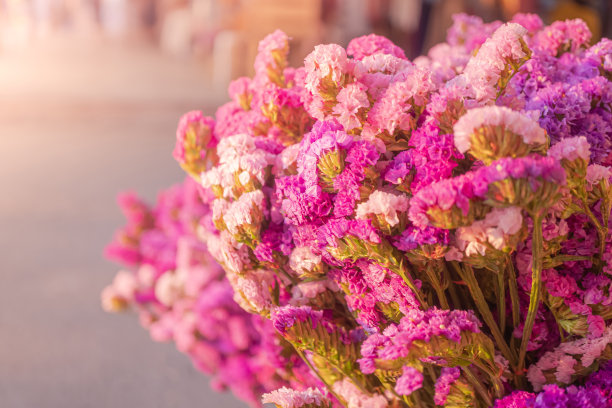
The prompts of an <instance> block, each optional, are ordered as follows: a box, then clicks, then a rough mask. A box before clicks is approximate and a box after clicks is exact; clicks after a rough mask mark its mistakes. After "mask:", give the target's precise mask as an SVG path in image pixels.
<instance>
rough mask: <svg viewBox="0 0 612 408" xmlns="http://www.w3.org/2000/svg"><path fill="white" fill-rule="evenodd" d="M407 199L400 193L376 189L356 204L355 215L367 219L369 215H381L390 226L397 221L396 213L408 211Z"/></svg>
mask: <svg viewBox="0 0 612 408" xmlns="http://www.w3.org/2000/svg"><path fill="white" fill-rule="evenodd" d="M408 202H409V199H408V197H407V196H404V195H402V194H391V193H385V192H384V191H380V190H376V191H374V192H373V193H372V194H370V196H369V197H368V201H365V202H363V203H361V204H359V205H358V206H357V210H356V213H355V215H356V217H357V218H359V219H362V220H366V219H368V216H369V215H374V216H376V215H381V216H383V217H384V218H385V220H386V222H387V223H388V224H389V225H390V226H392V227H393V226H395V225H397V224H398V223H399V217H398V213H405V212H406V211H408Z"/></svg>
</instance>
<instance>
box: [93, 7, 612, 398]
mask: <svg viewBox="0 0 612 408" xmlns="http://www.w3.org/2000/svg"><path fill="white" fill-rule="evenodd" d="M589 41H590V33H589V32H588V29H587V28H586V25H585V24H584V23H583V22H582V21H580V20H571V21H565V22H556V23H553V24H552V25H550V26H548V27H546V26H544V24H543V23H542V21H541V20H540V19H539V18H538V17H537V16H535V15H525V14H520V15H517V16H515V17H514V19H513V20H512V21H511V22H509V23H506V24H503V23H501V22H493V23H488V24H485V23H483V22H482V20H480V19H479V18H476V17H470V16H466V15H458V16H456V17H455V19H454V24H453V26H452V27H451V29H450V30H449V32H448V39H447V42H446V43H443V44H439V45H437V46H435V47H433V48H432V49H431V50H430V52H429V53H428V54H427V55H426V56H422V57H419V58H417V59H416V60H414V61H409V60H408V59H406V57H405V55H404V53H403V52H402V51H401V50H400V49H399V48H398V47H396V46H395V45H394V44H392V43H391V42H390V41H389V40H387V39H386V38H384V37H379V36H376V35H369V36H364V37H360V38H357V39H355V40H353V41H351V43H350V44H349V45H348V47H347V49H344V48H342V47H341V46H339V45H336V44H327V45H319V46H317V47H315V49H314V50H313V52H312V53H311V54H310V55H308V56H307V57H306V59H305V63H304V66H303V67H299V68H290V67H289V66H288V64H287V55H288V52H289V45H288V44H289V39H288V38H287V36H285V35H284V34H283V33H282V32H280V31H277V32H275V33H273V34H271V35H270V36H268V37H266V38H265V39H264V40H263V41H262V42H261V44H260V47H259V54H258V56H257V58H256V61H255V76H254V77H253V78H240V79H238V80H236V81H235V82H233V83H232V84H231V86H230V90H229V91H230V92H229V93H230V97H231V98H232V101H231V102H229V103H227V104H226V105H224V106H222V107H220V108H219V109H218V111H217V113H216V116H215V118H214V119H213V118H204V117H202V116H201V115H197V114H194V113H190V114H188V115H187V116H186V117H185V118H183V119H182V120H181V123H180V125H179V131H178V134H177V146H176V148H175V156H176V157H177V160H178V161H179V163H180V164H181V166H183V168H185V169H186V171H187V172H188V173H189V175H190V176H191V177H192V178H193V179H194V180H195V182H196V183H197V185H198V187H197V188H198V190H199V192H200V194H201V197H202V200H203V201H202V202H203V203H205V204H203V207H202V208H200V209H197V210H196V208H199V207H197V206H194V205H190V206H188V208H187V207H185V206H183V207H181V208H179V209H178V210H177V211H176V212H173V213H172V214H178V216H179V217H189V225H190V227H191V230H190V231H191V232H190V233H186V232H183V233H182V234H179V236H177V235H172V237H171V238H169V241H170V242H171V243H172V244H173V245H174V244H176V245H178V244H179V243H180V245H183V244H182V241H183V237H182V236H183V235H188V236H189V239H190V241H189V242H193V245H195V246H197V248H200V247H201V248H202V251H203V255H202V256H197V257H196V256H193V255H192V256H191V257H188V258H189V259H190V260H191V261H190V262H191V263H189V264H188V265H185V264H183V263H181V265H183V266H180V267H179V266H177V265H178V262H175V263H173V262H174V260H175V256H178V255H176V254H175V253H174V252H172V251H167V250H166V248H165V246H164V245H163V244H162V243H161V241H160V239H159V238H158V239H157V240H150V239H148V238H147V237H146V236H147V231H150V230H152V231H156V230H157V229H159V228H158V227H157V226H156V225H157V223H158V219H159V218H160V217H164V216H163V215H162V214H161V213H163V211H161V212H158V213H155V214H150V213H148V212H147V211H144V210H143V209H142V205H141V204H140V203H139V202H137V201H134V200H131V201H130V200H128V201H127V204H128V205H127V207H128V208H129V209H130V214H131V215H130V216H129V218H130V220H132V219H133V220H135V221H130V223H129V225H128V227H127V228H126V230H125V231H124V232H123V233H122V234H121V236H120V241H121V244H120V245H115V246H114V247H113V252H114V253H119V254H122V259H124V260H126V261H128V262H131V264H133V265H136V266H138V267H140V269H142V266H143V265H149V264H150V263H151V262H152V261H150V259H149V257H153V258H154V259H155V262H153V264H154V265H157V263H159V264H161V266H156V268H157V272H156V273H155V274H153V278H151V280H149V281H147V282H149V288H150V287H152V286H155V289H154V290H153V297H152V298H151V299H150V300H146V302H148V303H147V307H146V308H143V309H144V310H146V313H150V310H157V309H156V308H153V307H151V304H155V305H157V306H159V307H158V308H159V310H163V312H157V313H158V314H160V315H162V316H165V314H166V313H172V314H176V313H185V311H186V310H187V309H188V308H186V307H183V306H181V307H180V308H178V307H175V305H176V304H179V303H180V304H182V303H183V301H185V300H186V299H187V298H190V296H192V297H194V298H198V297H203V298H205V299H206V302H204V301H202V302H204V303H205V304H206V305H209V306H210V307H212V306H213V305H214V304H215V302H218V304H222V305H223V306H222V308H223V310H228V309H229V308H230V306H229V305H230V304H231V305H232V306H231V307H232V308H234V309H231V310H232V311H233V312H232V313H235V314H237V315H239V316H241V317H240V318H241V319H243V320H244V324H243V326H244V327H248V328H249V329H248V330H253V332H254V333H256V334H254V335H253V337H249V340H248V342H247V341H246V340H245V343H241V345H242V346H244V347H242V348H240V350H241V352H244V353H247V350H251V351H252V355H250V356H249V357H248V358H247V357H246V356H244V361H242V362H241V363H233V364H229V363H228V364H225V363H220V364H219V367H220V368H219V369H220V370H225V369H226V367H229V368H228V370H231V369H233V370H236V372H239V373H245V372H248V373H251V374H250V375H251V376H252V378H251V380H252V381H254V383H252V384H251V387H250V388H249V389H251V390H253V392H261V391H263V392H266V391H270V386H271V384H272V382H274V381H276V382H277V383H278V387H277V388H279V389H278V390H276V391H272V392H269V393H267V394H265V396H264V397H263V401H264V402H266V403H273V404H275V405H276V406H277V407H280V408H293V407H313V408H314V407H334V408H335V407H348V408H353V407H355V408H357V407H381V408H382V407H387V406H389V407H435V406H445V407H492V406H496V407H498V408H502V407H521V408H522V407H552V406H559V407H564V406H567V407H570V406H572V407H574V406H578V405H584V406H585V407H606V406H609V397H610V382H611V381H612V380H611V377H610V372H611V371H610V367H611V366H610V363H607V361H608V360H610V359H612V276H611V275H612V255H611V254H612V234H611V233H610V227H611V225H610V212H611V209H612V188H611V186H610V183H611V181H612V178H611V176H612V168H611V167H610V166H611V165H612V82H610V80H611V79H612V72H611V71H612V62H611V61H612V43H611V42H610V40H607V39H604V40H601V41H600V42H599V43H598V44H595V45H589ZM190 183H192V184H193V182H190ZM190 188H191V187H190ZM132 201H134V202H132ZM194 211H195V212H196V213H197V216H196V215H193V212H194ZM190 214H191V215H190ZM185 223H187V221H185ZM181 225H185V224H181ZM183 231H184V230H183ZM194 231H195V232H194ZM143 243H144V244H143ZM149 245H150V246H152V248H149ZM179 252H180V251H178V252H177V254H178V253H179ZM209 256H211V257H212V258H214V260H215V261H216V263H214V262H212V261H211V260H210V259H209V258H207V257H209ZM181 259H183V258H181ZM218 265H220V266H221V267H222V269H223V272H221V271H220V269H219V266H218ZM182 270H198V271H201V273H203V274H208V275H207V276H209V275H210V276H212V275H214V276H215V278H214V279H213V278H209V279H208V280H206V282H207V283H206V284H204V283H200V285H201V286H198V287H197V288H196V289H195V290H194V291H191V289H189V291H188V290H187V289H186V286H185V285H186V284H185V278H184V275H185V272H181V271H182ZM132 276H136V278H130V277H132ZM130 279H131V280H130ZM140 279H141V278H140V277H139V275H138V274H136V275H125V274H121V275H120V277H118V278H117V281H116V283H115V284H114V285H113V286H112V288H111V289H109V290H108V293H106V292H105V299H106V301H105V304H107V305H109V307H112V308H119V307H122V306H124V305H127V304H138V302H140V300H136V299H140V297H136V296H134V295H133V293H140V292H138V291H139V290H140V289H135V288H138V287H140V286H139V285H143V284H144V283H142V282H141V281H140ZM198 282H200V281H198ZM210 282H215V283H216V284H219V285H220V284H223V285H225V286H224V288H225V289H226V290H227V291H228V292H227V293H229V292H231V293H232V296H233V300H234V301H235V303H233V302H230V301H229V297H226V298H224V300H223V302H226V303H223V302H222V301H221V300H219V299H217V298H216V297H214V296H211V295H210V294H209V291H210V290H211V289H209V285H210V284H211V283H210ZM219 282H221V283H219ZM157 285H159V286H161V288H159V289H158V288H157V287H156V286H157ZM224 293H226V292H224ZM147 299H149V298H147ZM211 299H212V300H211ZM228 302H229V303H228ZM196 304H198V302H196ZM236 305H239V306H240V307H241V308H242V309H244V310H245V311H247V312H249V313H252V314H253V316H255V317H252V318H251V319H252V320H249V318H248V317H247V316H250V315H246V314H245V312H241V311H238V310H237V309H235V308H236V307H237V306H236ZM219 307H221V306H219ZM234 310H236V311H235V312H234ZM143 313H144V312H143ZM156 316H157V315H156ZM223 316H224V317H223V321H219V322H217V323H216V324H217V325H218V327H219V330H226V333H225V334H222V335H220V337H219V338H218V339H217V341H229V339H235V338H240V339H242V338H244V336H242V335H237V334H236V333H241V332H240V331H239V330H238V329H236V328H235V327H234V326H233V324H234V323H231V322H232V320H231V319H229V318H227V317H226V316H227V315H223ZM232 316H233V315H232ZM199 319H200V318H199V317H193V318H190V320H189V321H190V322H195V323H193V324H194V325H195V327H199V326H198V324H199V323H198V322H199V321H200V320H199ZM152 320H155V321H157V320H160V321H161V318H160V317H156V319H152ZM179 320H180V319H179ZM255 322H257V323H255ZM247 323H248V324H247ZM180 325H181V324H180V323H176V322H174V323H169V324H168V325H167V326H164V327H168V330H170V331H172V330H175V329H176V327H179V326H180ZM209 326H210V325H209ZM216 327H217V326H216ZM241 327H242V326H241ZM253 328H256V329H253ZM244 330H247V329H244ZM179 331H180V330H179ZM181 333H183V332H182V331H181ZM257 333H258V334H257ZM273 333H274V334H273ZM270 339H274V341H271V340H270ZM196 341H199V342H201V343H205V344H207V345H211V347H212V348H213V349H215V347H217V348H220V349H222V350H223V351H222V353H228V351H227V349H226V348H224V347H221V346H217V344H216V343H215V342H212V341H210V340H208V339H207V337H206V336H205V335H201V334H199V335H198V336H197V340H196ZM236 341H237V340H236ZM177 344H179V341H178V340H177ZM218 352H220V351H218ZM260 353H261V355H266V356H267V357H266V358H269V359H270V361H273V362H274V364H271V366H272V367H271V368H270V367H265V369H264V368H263V367H262V368H261V370H259V369H258V368H257V367H258V366H257V362H259V361H261V360H260V359H259V356H260ZM274 353H276V354H274ZM270 354H272V357H270ZM219 358H225V354H221V357H219ZM215 361H217V360H215ZM239 364H243V366H241V367H237V365H239ZM245 367H246V368H245ZM258 370H259V371H258ZM264 373H270V377H269V378H263V379H262V378H261V376H262V375H264ZM240 378H242V377H241V376H240V375H237V376H236V378H233V379H230V380H228V385H229V386H234V388H233V389H234V391H235V392H238V391H236V390H237V388H236V387H237V386H235V384H237V383H238V382H239V381H240ZM241 387H242V385H241ZM280 387H283V388H280ZM287 387H291V388H287ZM309 387H310V388H309ZM247 399H248V398H247ZM606 404H608V405H606Z"/></svg>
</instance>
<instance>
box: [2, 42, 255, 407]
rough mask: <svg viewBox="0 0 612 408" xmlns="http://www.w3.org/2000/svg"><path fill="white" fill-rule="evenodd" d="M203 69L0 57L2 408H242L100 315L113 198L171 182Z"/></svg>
mask: <svg viewBox="0 0 612 408" xmlns="http://www.w3.org/2000/svg"><path fill="white" fill-rule="evenodd" d="M205 71H206V68H205V66H203V65H201V64H196V63H193V62H189V61H181V60H172V59H169V58H166V57H163V56H161V55H160V54H159V53H157V52H156V51H155V50H153V49H149V48H146V47H144V48H142V47H141V48H137V47H133V46H126V45H123V46H118V45H114V46H110V45H108V44H105V43H103V42H94V43H81V44H64V43H61V44H47V45H45V46H44V47H41V46H38V47H32V48H31V49H28V50H27V51H24V52H22V53H20V54H18V55H8V56H7V55H2V54H0V146H1V148H0V186H1V193H0V279H1V282H0V407H2V408H55V407H57V408H60V407H61V408H71V407H79V408H80V407H113V408H121V407H129V408H136V407H148V408H153V407H228V408H232V407H243V406H244V404H242V403H240V402H238V401H236V400H235V399H234V398H233V397H232V396H230V395H228V394H216V393H214V392H213V391H211V390H210V388H209V386H208V379H207V378H206V377H205V376H204V375H202V374H200V373H198V372H197V371H196V370H195V369H194V368H192V366H191V363H190V362H189V361H188V359H187V358H186V357H185V356H183V355H181V354H180V353H179V352H178V351H176V350H175V349H174V347H173V346H172V345H170V344H160V343H155V342H153V341H152V340H151V339H150V338H149V336H148V333H147V332H146V331H145V330H144V329H142V328H141V327H140V326H139V324H138V321H137V318H136V316H135V315H133V314H125V315H109V314H106V313H104V312H103V311H102V309H101V308H100V303H99V293H100V291H101V290H102V288H103V287H104V286H105V285H106V284H107V283H109V282H110V280H111V279H112V277H113V275H114V273H115V271H116V269H117V268H118V266H117V265H115V264H113V263H110V262H108V261H106V260H104V259H103V257H102V249H103V247H104V246H105V244H106V243H107V242H108V241H109V240H110V238H111V236H112V234H113V231H114V230H115V229H116V228H117V227H119V226H120V225H122V224H123V222H124V220H123V218H122V216H121V214H120V212H119V210H118V208H117V207H116V205H115V195H116V193H118V192H119V191H122V190H126V189H133V190H135V191H137V192H139V193H140V194H142V195H143V196H144V197H146V198H148V199H149V200H152V199H154V198H155V196H156V192H157V191H158V190H159V189H161V188H165V187H167V186H169V185H170V184H172V183H174V182H178V181H180V180H181V179H182V176H183V175H182V172H181V171H180V169H179V168H178V167H177V166H176V165H175V163H174V162H173V160H172V157H171V150H172V146H173V134H174V130H175V126H176V122H177V119H178V117H179V115H180V114H181V113H182V112H184V111H186V110H189V109H194V108H203V109H205V110H207V111H208V112H211V111H212V109H213V107H214V106H216V105H217V104H218V103H219V102H220V101H222V99H221V97H219V96H218V95H214V94H210V93H208V92H207V89H209V87H208V85H207V83H206V79H205Z"/></svg>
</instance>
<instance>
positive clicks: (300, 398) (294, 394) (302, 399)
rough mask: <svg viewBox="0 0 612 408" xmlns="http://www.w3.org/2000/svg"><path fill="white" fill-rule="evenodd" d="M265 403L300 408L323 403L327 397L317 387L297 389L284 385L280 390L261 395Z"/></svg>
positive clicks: (287, 407)
mask: <svg viewBox="0 0 612 408" xmlns="http://www.w3.org/2000/svg"><path fill="white" fill-rule="evenodd" d="M261 402H263V403H264V404H275V405H276V406H277V407H281V408H300V407H303V406H305V405H309V404H312V405H313V406H319V405H322V404H323V403H324V402H325V397H324V396H323V394H321V391H319V390H317V389H315V388H307V389H305V390H304V391H297V390H293V389H291V388H287V387H282V388H279V389H278V390H275V391H272V392H269V393H267V394H264V395H263V396H262V397H261Z"/></svg>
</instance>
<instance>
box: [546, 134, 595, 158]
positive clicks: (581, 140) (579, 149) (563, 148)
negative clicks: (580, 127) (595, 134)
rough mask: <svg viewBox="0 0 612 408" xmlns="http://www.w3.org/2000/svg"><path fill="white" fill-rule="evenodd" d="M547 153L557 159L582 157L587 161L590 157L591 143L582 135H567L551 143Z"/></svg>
mask: <svg viewBox="0 0 612 408" xmlns="http://www.w3.org/2000/svg"><path fill="white" fill-rule="evenodd" d="M548 155H549V156H550V157H554V158H555V159H557V160H561V159H566V160H569V161H574V160H577V159H583V160H586V161H588V160H589V158H590V157H591V145H589V142H587V138H586V137H584V136H576V137H568V138H566V139H562V140H561V141H559V142H557V143H555V144H554V145H552V146H551V147H550V149H549V150H548Z"/></svg>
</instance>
